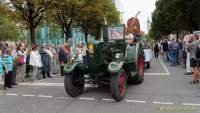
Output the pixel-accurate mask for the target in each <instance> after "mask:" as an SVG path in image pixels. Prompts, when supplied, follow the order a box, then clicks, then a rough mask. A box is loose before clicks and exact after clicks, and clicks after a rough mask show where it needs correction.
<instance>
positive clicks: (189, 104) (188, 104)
mask: <svg viewBox="0 0 200 113" xmlns="http://www.w3.org/2000/svg"><path fill="white" fill-rule="evenodd" d="M182 105H184V106H200V104H195V103H182Z"/></svg>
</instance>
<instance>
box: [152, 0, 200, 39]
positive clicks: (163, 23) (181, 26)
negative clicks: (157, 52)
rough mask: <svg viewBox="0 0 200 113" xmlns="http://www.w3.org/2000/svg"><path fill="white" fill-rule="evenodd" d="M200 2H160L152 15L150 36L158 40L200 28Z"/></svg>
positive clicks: (164, 0)
mask: <svg viewBox="0 0 200 113" xmlns="http://www.w3.org/2000/svg"><path fill="white" fill-rule="evenodd" d="M199 9H200V0H159V1H157V3H156V9H155V10H154V12H153V15H152V28H151V30H150V34H149V35H150V36H151V37H154V38H156V39H158V38H161V37H162V36H165V35H168V34H170V33H175V32H179V31H189V32H192V31H193V30H198V29H199V28H200V21H199V20H200V10H199Z"/></svg>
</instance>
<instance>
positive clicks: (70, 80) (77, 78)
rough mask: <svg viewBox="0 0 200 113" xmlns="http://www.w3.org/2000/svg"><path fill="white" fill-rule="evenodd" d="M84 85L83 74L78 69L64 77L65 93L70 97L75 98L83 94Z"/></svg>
mask: <svg viewBox="0 0 200 113" xmlns="http://www.w3.org/2000/svg"><path fill="white" fill-rule="evenodd" d="M84 84H85V79H84V73H83V72H82V71H81V70H80V69H75V70H74V71H73V72H72V73H70V74H68V75H65V79H64V86H65V91H66V93H67V94H69V95H70V96H72V97H77V96H78V95H80V94H81V93H82V92H83V89H84Z"/></svg>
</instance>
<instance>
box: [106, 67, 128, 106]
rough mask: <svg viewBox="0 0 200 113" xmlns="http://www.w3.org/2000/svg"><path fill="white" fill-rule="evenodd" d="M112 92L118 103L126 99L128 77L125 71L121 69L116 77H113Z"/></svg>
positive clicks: (111, 81)
mask: <svg viewBox="0 0 200 113" xmlns="http://www.w3.org/2000/svg"><path fill="white" fill-rule="evenodd" d="M110 90H111V94H112V97H113V98H114V99H115V100H116V101H117V102H119V101H121V100H123V99H124V97H125V95H126V91H127V76H126V72H125V71H124V69H121V70H120V72H118V73H116V74H115V75H111V80H110Z"/></svg>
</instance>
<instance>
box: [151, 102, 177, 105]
mask: <svg viewBox="0 0 200 113" xmlns="http://www.w3.org/2000/svg"><path fill="white" fill-rule="evenodd" d="M152 103H153V104H162V105H173V103H172V102H152Z"/></svg>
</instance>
